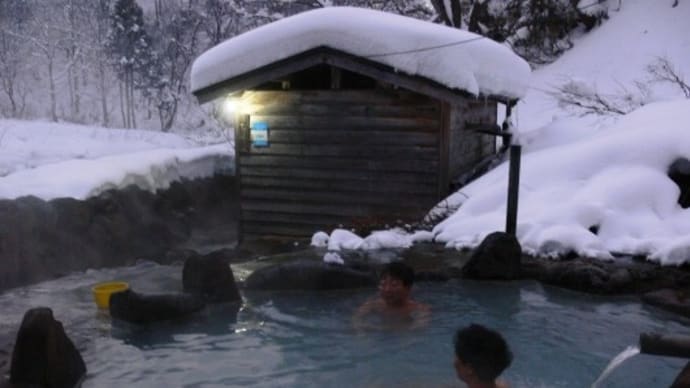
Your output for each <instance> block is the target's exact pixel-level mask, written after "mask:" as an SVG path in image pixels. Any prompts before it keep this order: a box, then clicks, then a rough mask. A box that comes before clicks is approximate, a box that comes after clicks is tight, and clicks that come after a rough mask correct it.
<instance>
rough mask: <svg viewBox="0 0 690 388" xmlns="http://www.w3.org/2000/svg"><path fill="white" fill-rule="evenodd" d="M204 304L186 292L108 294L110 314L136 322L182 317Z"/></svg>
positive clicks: (116, 317) (201, 307) (123, 292)
mask: <svg viewBox="0 0 690 388" xmlns="http://www.w3.org/2000/svg"><path fill="white" fill-rule="evenodd" d="M204 306H205V304H204V302H203V301H201V300H200V299H199V298H197V297H195V296H192V295H187V294H158V295H143V294H138V293H136V292H134V291H132V290H126V291H122V292H116V293H114V294H112V295H111V296H110V316H111V317H113V318H115V319H120V320H123V321H127V322H131V323H138V324H145V323H152V322H158V321H166V320H171V319H177V318H183V317H186V316H188V315H191V314H192V313H195V312H197V311H199V310H201V309H203V308H204Z"/></svg>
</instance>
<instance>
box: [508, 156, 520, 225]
mask: <svg viewBox="0 0 690 388" xmlns="http://www.w3.org/2000/svg"><path fill="white" fill-rule="evenodd" d="M521 153H522V146H521V145H519V144H513V145H511V146H510V172H509V174H508V209H507V210H506V233H508V234H510V235H513V236H515V232H516V229H517V211H518V188H519V186H520V154H521Z"/></svg>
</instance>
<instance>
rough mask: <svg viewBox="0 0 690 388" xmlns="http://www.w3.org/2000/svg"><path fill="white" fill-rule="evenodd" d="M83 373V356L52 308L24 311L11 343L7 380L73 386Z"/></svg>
mask: <svg viewBox="0 0 690 388" xmlns="http://www.w3.org/2000/svg"><path fill="white" fill-rule="evenodd" d="M85 374H86V365H85V364H84V360H83V359H82V358H81V355H80V354H79V351H77V348H76V347H75V346H74V344H73V343H72V341H71V340H70V339H69V337H67V334H66V333H65V330H64V328H63V327H62V323H60V321H57V320H55V318H53V311H52V310H51V309H49V308H47V307H38V308H33V309H31V310H29V311H27V312H26V313H25V314H24V318H23V319H22V324H21V327H20V328H19V332H18V333H17V340H16V341H15V344H14V351H13V353H12V365H11V366H10V382H11V383H13V384H16V385H24V384H26V385H31V386H34V385H36V386H41V387H49V388H63V387H64V388H72V387H74V386H75V385H77V383H79V381H80V380H81V379H82V378H83V377H84V375H85Z"/></svg>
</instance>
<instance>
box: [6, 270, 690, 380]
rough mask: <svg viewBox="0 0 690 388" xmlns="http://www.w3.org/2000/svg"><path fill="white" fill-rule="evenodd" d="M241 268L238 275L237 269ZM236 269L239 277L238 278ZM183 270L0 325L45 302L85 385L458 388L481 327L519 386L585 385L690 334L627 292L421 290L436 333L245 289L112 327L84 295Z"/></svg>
mask: <svg viewBox="0 0 690 388" xmlns="http://www.w3.org/2000/svg"><path fill="white" fill-rule="evenodd" d="M240 270H241V269H240ZM236 272H237V271H236ZM180 278H181V267H179V266H159V265H156V264H152V263H141V264H139V265H136V266H133V267H127V268H119V269H108V270H98V271H87V272H85V273H81V274H74V275H71V276H67V277H64V278H61V279H58V280H54V281H50V282H45V283H41V284H38V285H35V286H31V287H26V288H20V289H15V290H11V291H9V292H6V293H4V294H1V295H0V311H2V315H0V331H1V332H4V333H7V332H10V331H12V332H13V331H15V330H16V329H17V328H18V326H19V324H20V322H21V318H22V315H23V313H24V312H25V311H26V310H27V309H28V308H31V307H36V306H48V307H51V308H52V309H53V311H54V314H55V316H56V318H57V319H59V320H61V321H62V322H63V324H64V325H65V328H66V330H67V332H68V335H70V337H71V338H72V339H73V340H74V341H75V343H77V345H78V346H79V348H80V350H81V352H82V355H83V357H84V360H85V361H86V364H87V368H88V377H87V379H86V381H85V382H84V385H83V386H84V387H98V388H101V387H229V386H235V387H400V386H402V387H450V386H462V385H461V384H460V383H459V382H457V381H456V378H455V376H454V371H453V369H452V361H453V350H452V343H451V342H452V335H453V333H454V331H455V329H456V328H457V327H459V326H463V325H466V324H468V323H470V322H477V323H482V324H485V325H487V326H490V327H493V328H496V329H498V330H499V331H501V332H502V333H503V334H504V335H505V337H506V338H507V340H508V342H509V343H510V345H511V347H512V349H513V353H514V355H515V359H514V362H513V365H512V366H511V367H510V368H509V369H508V370H507V372H506V373H505V374H504V376H503V377H504V378H505V379H507V380H508V381H509V382H510V383H511V387H578V388H581V387H589V386H590V385H591V384H592V382H593V381H594V380H595V379H596V378H597V377H598V376H599V374H600V373H601V372H602V370H603V369H604V367H605V366H606V365H607V363H608V362H609V361H610V360H611V358H613V357H614V356H615V355H616V354H618V353H619V352H620V351H622V350H623V349H625V348H626V347H627V346H629V345H633V344H636V343H637V338H638V335H639V333H641V332H646V331H659V332H668V333H675V334H683V335H685V334H690V321H687V320H684V319H682V318H679V317H677V316H675V315H672V314H670V313H665V312H663V311H660V310H657V309H654V308H651V307H647V306H643V305H641V304H640V303H638V302H637V301H636V300H635V299H633V298H628V297H615V298H614V297H595V296H590V295H585V294H580V293H574V292H568V291H563V290H559V289H555V288H550V287H546V286H542V285H540V284H538V283H535V282H511V283H493V282H471V281H462V282H460V281H453V282H449V283H445V284H435V283H427V284H418V285H417V286H416V287H415V291H414V295H415V297H416V299H418V300H420V301H423V302H426V303H428V304H430V305H431V306H432V308H433V318H432V321H431V324H430V326H429V327H428V328H426V329H422V330H417V331H403V332H373V333H372V332H368V333H357V332H355V331H354V330H353V329H352V328H351V325H350V317H351V315H352V312H353V311H354V310H355V308H356V307H357V306H359V304H360V303H362V302H363V301H364V300H365V299H367V298H368V297H370V296H371V295H373V293H374V292H375V290H373V289H372V290H357V291H343V292H324V293H306V292H292V293H282V294H278V293H258V292H252V293H248V292H244V294H243V295H244V299H245V303H244V305H243V306H242V308H241V310H240V311H239V312H237V313H236V314H235V310H236V309H233V308H232V306H230V305H216V306H213V307H211V308H209V309H207V310H206V311H204V312H203V313H201V314H199V315H197V316H195V317H193V318H192V319H190V320H188V321H186V322H184V323H164V324H159V325H155V326H151V327H147V328H137V327H133V326H128V325H126V324H115V325H113V324H112V323H111V321H110V318H109V317H108V314H107V313H104V312H101V311H98V309H97V308H96V306H95V304H94V302H93V299H92V295H91V291H90V287H91V286H92V285H93V284H94V283H97V282H99V281H105V280H113V279H121V280H126V281H129V282H130V284H131V286H132V288H133V289H134V290H137V291H140V292H162V291H164V290H165V291H179V290H180V288H181V280H180ZM685 362H686V361H685V360H680V359H672V358H663V357H653V356H646V355H638V356H635V357H633V358H632V359H630V360H628V361H626V362H625V363H624V364H623V365H621V366H620V367H619V368H618V369H616V370H615V371H614V372H613V374H612V375H611V376H609V378H608V379H606V380H605V381H604V383H603V385H602V386H603V387H621V388H622V387H625V388H630V387H667V386H669V385H670V384H671V382H672V381H673V379H674V378H675V376H676V375H677V374H678V372H679V371H680V370H681V369H682V367H683V366H684V365H685Z"/></svg>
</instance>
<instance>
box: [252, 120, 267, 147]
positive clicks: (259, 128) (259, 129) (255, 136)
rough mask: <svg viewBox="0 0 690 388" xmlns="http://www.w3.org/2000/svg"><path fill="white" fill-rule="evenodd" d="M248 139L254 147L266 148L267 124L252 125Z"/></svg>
mask: <svg viewBox="0 0 690 388" xmlns="http://www.w3.org/2000/svg"><path fill="white" fill-rule="evenodd" d="M249 137H250V140H251V142H252V145H253V146H254V147H268V123H266V122H265V121H257V122H255V123H252V126H251V129H250V132H249Z"/></svg>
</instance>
